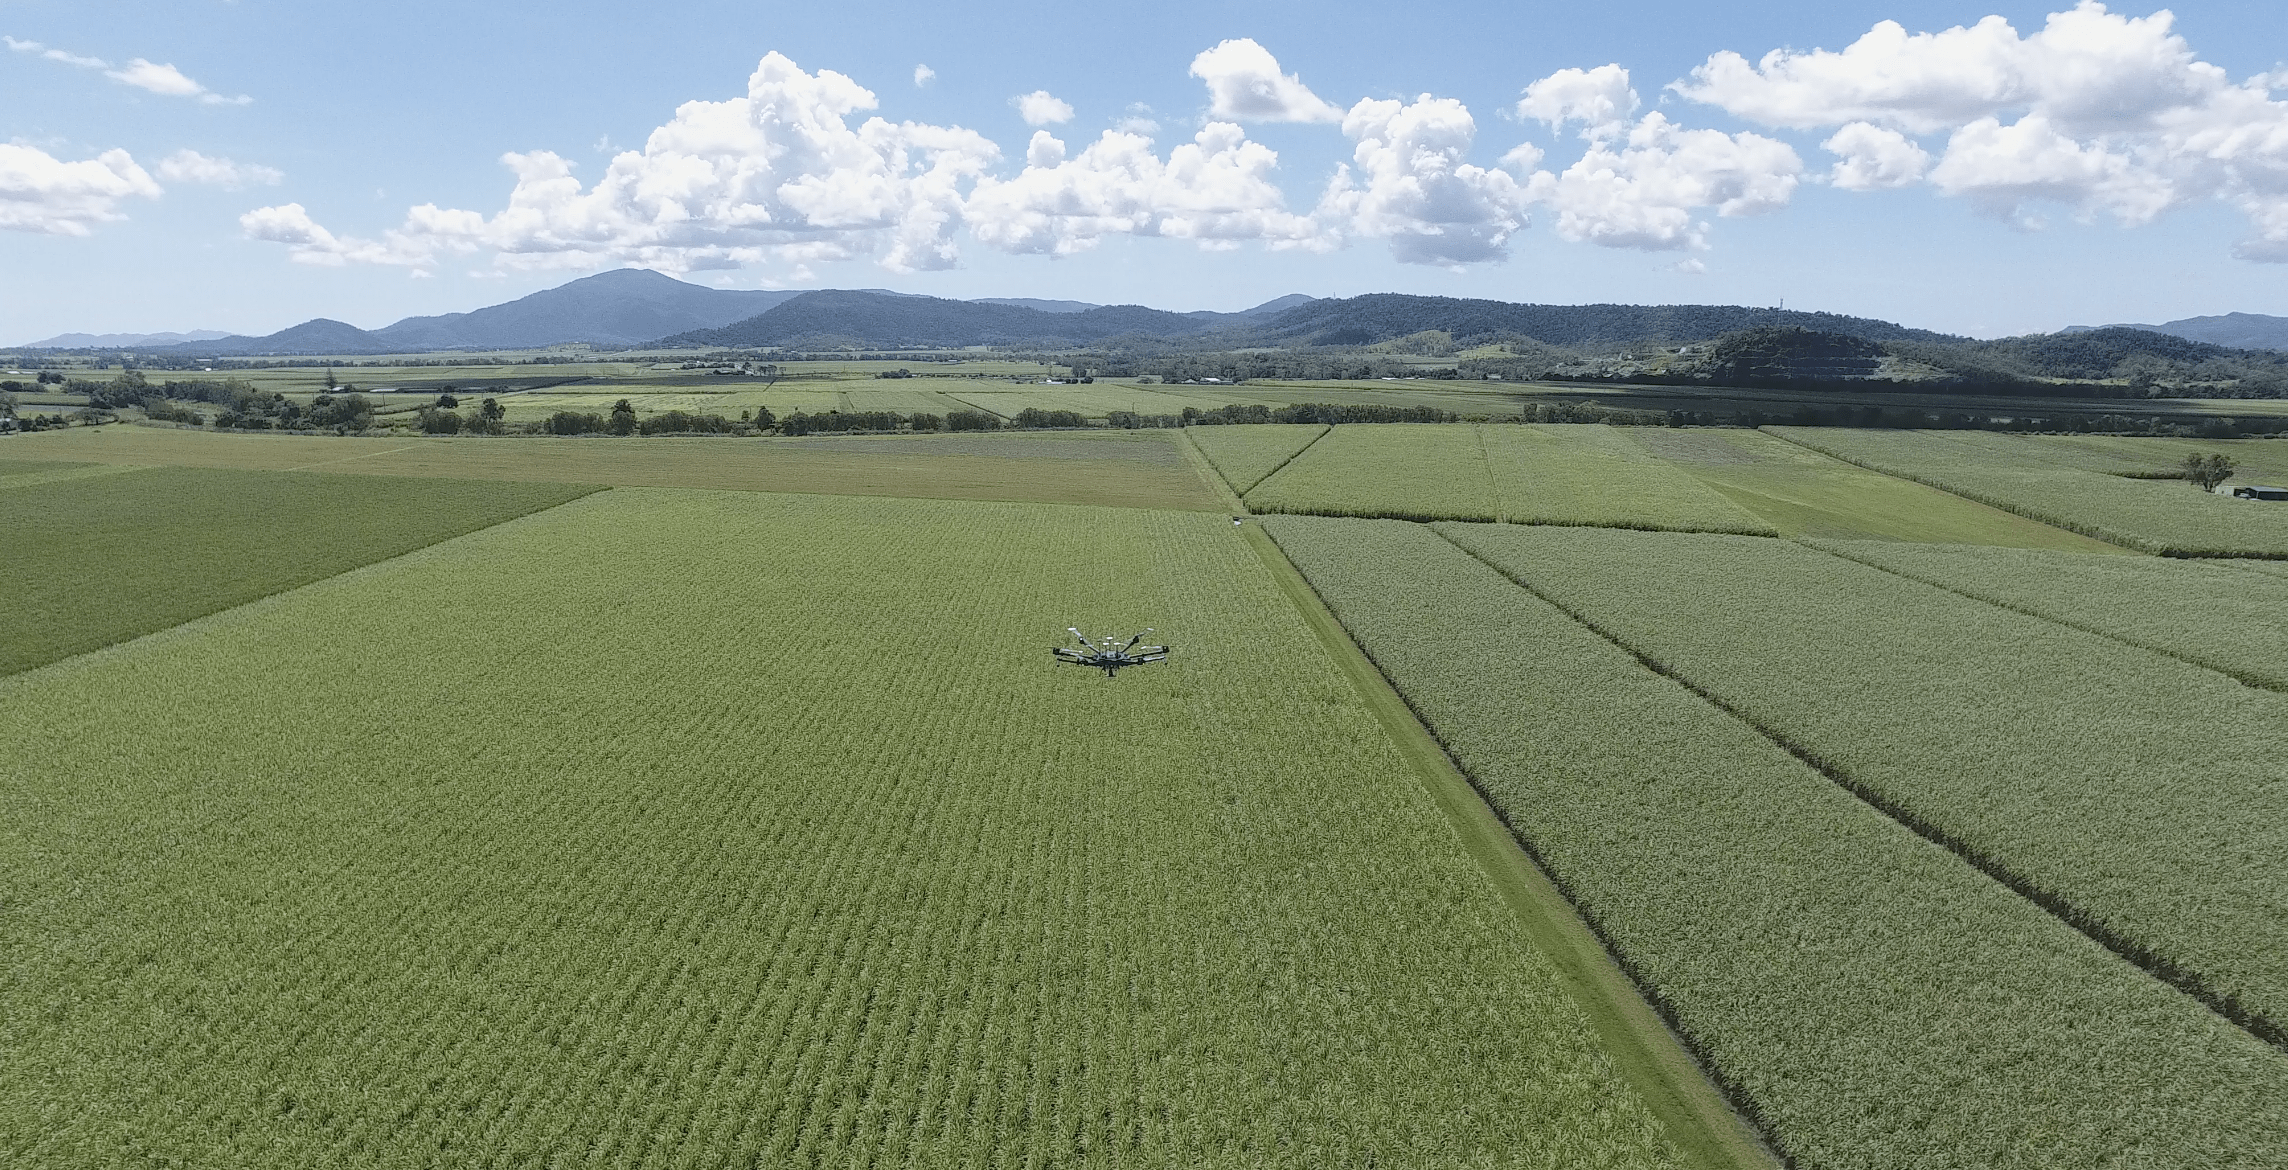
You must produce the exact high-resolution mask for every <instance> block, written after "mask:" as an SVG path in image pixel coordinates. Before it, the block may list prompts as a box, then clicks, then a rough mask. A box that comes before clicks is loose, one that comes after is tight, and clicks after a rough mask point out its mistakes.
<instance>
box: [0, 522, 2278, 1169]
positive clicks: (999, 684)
mask: <svg viewBox="0 0 2288 1170" xmlns="http://www.w3.org/2000/svg"><path fill="white" fill-rule="evenodd" d="M366 484H367V485H368V486H370V487H372V488H373V489H374V490H381V489H383V488H403V489H407V490H411V489H412V488H414V487H415V485H413V484H411V483H403V484H391V483H385V482H384V481H366ZM1082 549H1085V550H1087V554H1088V555H1086V556H1079V555H1075V553H1076V551H1077V550H1082ZM445 598H450V599H452V600H451V603H450V604H443V603H441V601H440V599H445ZM1147 620H1148V621H1150V622H1152V623H1153V624H1155V625H1157V626H1158V627H1159V628H1160V630H1161V633H1162V635H1163V636H1165V637H1167V638H1168V639H1169V640H1171V641H1172V642H1173V643H1174V645H1175V646H1176V657H1175V658H1174V659H1172V660H1171V662H1170V663H1169V664H1167V665H1165V666H1162V667H1154V668H1151V669H1149V670H1137V671H1130V672H1127V673H1124V674H1123V675H1122V676H1121V677H1119V678H1118V679H1113V680H1108V679H1105V678H1103V677H1101V676H1098V675H1094V674H1091V673H1087V672H1083V671H1078V670H1071V669H1066V668H1057V667H1053V666H1051V665H1050V663H1049V660H1048V655H1047V654H1045V653H1044V650H1045V648H1046V647H1047V645H1048V644H1049V643H1050V642H1051V640H1053V639H1054V638H1056V637H1057V636H1058V635H1059V633H1060V628H1061V627H1062V626H1063V625H1065V624H1068V623H1073V622H1078V623H1080V624H1082V625H1083V627H1084V628H1087V629H1090V630H1092V631H1094V630H1110V629H1112V628H1115V627H1118V628H1127V627H1128V626H1130V625H1132V624H1135V623H1137V622H1139V621H1147ZM0 704H4V706H5V709H6V710H7V711H8V713H9V724H10V734H9V735H7V736H5V737H0V803H4V805H5V807H6V808H7V809H8V810H9V815H8V816H7V817H6V818H5V821H4V822H0V889H4V890H5V891H6V894H7V896H6V897H5V899H0V953H4V954H6V955H7V956H8V958H7V963H8V978H7V979H6V980H5V981H0V1051H4V1052H5V1053H6V1054H7V1057H6V1059H5V1060H4V1061H0V1162H6V1163H7V1164H10V1165H22V1166H39V1167H43V1168H46V1167H77V1166H109V1165H119V1164H128V1163H132V1164H140V1165H167V1164H173V1165H197V1166H213V1167H229V1166H287V1165H290V1166H335V1165H375V1166H395V1165H576V1166H682V1165H688V1166H746V1165H769V1166H782V1165H890V1164H895V1165H910V1166H929V1167H936V1166H980V1167H983V1166H1022V1165H1040V1166H1046V1165H1104V1166H1129V1165H1165V1166H1185V1167H1191V1166H1289V1165H1291V1166H1308V1167H1320V1166H1370V1165H1371V1166H1496V1165H1499V1166H1544V1167H1577V1166H1590V1165H1594V1166H1611V1167H1665V1166H1673V1165H1681V1164H1683V1155H1682V1154H1681V1153H1680V1152H1679V1149H1678V1147H1677V1146H1675V1145H1674V1144H1672V1142H1671V1141H1670V1140H1669V1138H1668V1137H1667V1136H1664V1129H1663V1126H1662V1125H1661V1124H1660V1123H1658V1122H1656V1121H1655V1120H1654V1115H1653V1113H1652V1112H1651V1111H1650V1109H1649V1107H1648V1106H1647V1104H1646V1103H1645V1101H1644V1099H1643V1098H1642V1097H1641V1096H1640V1095H1639V1094H1638V1093H1637V1092H1636V1091H1635V1090H1634V1089H1632V1088H1631V1086H1630V1084H1629V1083H1628V1082H1626V1081H1624V1080H1623V1079H1622V1078H1621V1075H1620V1074H1619V1073H1618V1072H1616V1070H1615V1067H1614V1065H1613V1064H1612V1062H1611V1061H1610V1060H1609V1059H1608V1058H1607V1056H1606V1055H1605V1052H1604V1051H1603V1050H1602V1049H1601V1048H1600V1046H1599V1045H1598V1043H1597V1042H1596V1040H1595V1038H1594V1037H1593V1035H1592V1034H1591V1032H1590V1030H1589V1028H1588V1027H1587V1025H1586V1024H1585V1022H1584V1016H1583V1013H1582V1010H1581V1009H1580V1007H1579V1006H1578V1005H1577V1004H1576V1003H1575V1001H1573V1000H1571V999H1569V998H1568V997H1567V996H1566V995H1565V994H1563V993H1561V992H1560V991H1559V990H1558V985H1557V983H1556V982H1555V976H1554V974H1553V969H1552V967H1551V965H1550V961H1549V960H1548V959H1547V958H1546V957H1544V955H1543V954H1542V952H1540V951H1538V950H1536V949H1535V948H1534V947H1533V946H1532V945H1531V944H1529V943H1528V942H1527V941H1526V939H1525V937H1524V935H1523V934H1522V932H1521V929H1520V926H1519V921H1518V919H1517V918H1516V917H1514V916H1513V915H1512V913H1511V912H1510V911H1509V910H1508V909H1507V908H1506V907H1505V905H1504V903H1503V902H1502V901H1501V900H1500V899H1499V898H1497V897H1496V896H1495V894H1494V891H1493V888H1492V886H1491V884H1490V883H1489V882H1488V881H1487V879H1486V876H1485V874H1484V873H1483V872H1482V871H1480V870H1479V869H1477V868H1476V866H1475V865H1474V864H1473V863H1472V862H1471V861H1470V860H1469V857H1468V855H1467V854H1465V853H1464V852H1463V851H1462V850H1461V849H1460V848H1459V847H1458V845H1457V842H1456V839H1455V837H1454V834H1453V831H1452V829H1451V828H1450V827H1449V825H1448V823H1447V822H1446V820H1445V819H1443V818H1442V817H1441V815H1440V814H1439V813H1438V812H1437V811H1435V810H1434V809H1433V808H1432V806H1431V805H1430V803H1429V801H1427V800H1426V799H1425V798H1424V793H1423V789H1422V788H1421V787H1420V786H1419V785H1418V784H1417V782H1416V780H1415V779H1414V778H1413V777H1412V776H1411V775H1410V774H1409V771H1408V767H1407V764H1406V763H1405V761H1404V760H1402V759H1401V758H1400V757H1399V755H1398V754H1397V752H1396V750H1395V749H1394V748H1393V746H1392V743H1391V741H1390V740H1389V739H1387V738H1385V736H1384V734H1383V732H1382V731H1381V728H1380V725H1379V724H1378V723H1377V722H1376V721H1375V719H1374V717H1372V716H1371V715H1369V714H1368V712H1367V711H1366V709H1365V707H1364V706H1363V703H1362V700H1361V699H1360V697H1359V694H1358V692H1356V691H1355V690H1353V689H1352V687H1351V686H1350V684H1349V683H1348V682H1347V681H1346V680H1345V678H1344V677H1343V676H1342V675H1341V674H1339V673H1338V672H1337V671H1336V670H1335V669H1334V668H1333V667H1332V666H1331V665H1330V663H1329V660H1328V659H1327V658H1326V656H1325V654H1324V653H1323V652H1322V650H1321V649H1320V644H1319V643H1318V642H1317V641H1316V640H1315V639H1314V638H1313V637H1312V636H1311V634H1310V633H1309V632H1308V630H1307V629H1306V628H1305V626H1304V625H1303V622H1302V620H1301V618H1300V617H1299V615H1298V613H1297V611H1296V610H1295V609H1294V608H1293V607H1292V606H1291V605H1290V604H1289V603H1288V602H1287V600H1286V598H1285V596H1284V595H1283V594H1282V593H1281V592H1280V590H1279V589H1278V587H1276V586H1275V585H1274V583H1273V581H1272V578H1271V575H1270V573H1269V571H1268V569H1267V567H1266V565H1265V564H1264V562H1263V561H1261V560H1260V559H1258V557H1257V556H1256V554H1255V552H1254V551H1253V550H1252V548H1251V546H1250V544H1249V542H1247V541H1246V540H1243V539H1242V538H1241V534H1239V533H1236V532H1234V531H1233V530H1232V528H1231V526H1230V525H1228V524H1227V523H1226V522H1224V521H1223V519H1222V518H1221V517H1217V516H1202V515H1199V514H1197V513H1185V512H1151V511H1140V510H1115V509H1085V508H1069V507H1058V506H1046V505H1008V504H981V503H953V502H942V501H917V500H885V499H872V500H867V499H853V498H835V497H824V496H776V495H768V494H758V493H703V492H689V491H647V490H621V491H611V492H606V493H602V494H599V495H593V496H590V497H588V498H586V499H583V500H579V501H576V502H574V503H571V504H567V505H565V506H562V507H558V508H555V509H552V510H549V511H546V512H542V513H539V514H537V515H533V516H528V517H526V518H524V519H522V520H519V521H516V522H514V523H510V524H505V525H501V526H498V527H495V528H492V529H489V530H486V531H483V532H480V533H476V534H473V535H470V536H467V537H463V538H461V539H459V540H455V541H451V542H447V543H444V544H441V545H437V546H434V547H432V548H429V549H427V550H424V551H422V552H419V553H416V554H414V555H412V556H409V557H405V558H401V559H399V560H396V561H393V562H391V563H389V564H388V565H384V566H379V567H376V568H375V569H373V570H371V571H369V572H366V573H361V574H355V575H352V576H348V577H343V578H339V579H336V580H332V581H328V582H324V583H320V584H317V585H314V586H312V587H310V588H306V589H302V590H297V591H295V592H292V593H289V594H285V595H282V596H279V597H275V598H272V599H270V600H268V601H265V602H262V603H260V604H257V605H253V606H248V607H244V608H240V609H235V610H232V611H230V612H228V613H225V614H221V615H217V616H215V617H212V618H209V619H207V620H204V621H201V622H198V623H194V624H191V625H187V626H184V627H182V628H180V629H178V630H176V631H174V632H172V633H170V634H168V635H166V636H163V637H159V638H154V639H149V640H146V641H143V642H139V643H137V644H135V645H134V646H130V647H126V648H123V649H122V650H120V651H118V652H115V653H113V654H108V655H100V656H93V657H90V658H83V659H79V660H76V661H74V662H70V663H65V664H62V665H59V666H57V667H55V668H54V669H52V670H49V671H44V672H40V673H37V674H32V675H24V676H19V677H17V678H16V679H13V680H8V681H5V682H0ZM2175 1039H2182V1037H2177V1038H2175ZM2141 1055H2143V1054H2141ZM2150 1056H2151V1059H2152V1060H2154V1061H2156V1062H2158V1063H2157V1064H2155V1065H2154V1066H2152V1067H2157V1068H2164V1069H2166V1068H2171V1067H2174V1066H2175V1063H2176V1062H2179V1061H2182V1060H2186V1059H2190V1058H2191V1055H2190V1053H2183V1054H2181V1053H2180V1052H2179V1051H2177V1049H2176V1048H2175V1046H2174V1045H2171V1046H2169V1047H2165V1048H2163V1049H2161V1050H2159V1051H2156V1052H2153V1053H2151V1054H2150ZM2264 1067H2265V1066H2262V1065H2261V1064H2256V1065H2252V1068H2255V1069H2259V1070H2261V1069H2262V1068H2264ZM2266 1083H2267V1082H2263V1081H2262V1080H2261V1079H2258V1080H2254V1081H2249V1082H2246V1087H2245V1088H2236V1087H2235V1086H2232V1085H2226V1086H2223V1087H2221V1088H2219V1089H2218V1090H2217V1091H2216V1092H2217V1096H2216V1097H2215V1100H2216V1101H2217V1102H2219V1103H2220V1104H2225V1105H2229V1104H2231V1103H2233V1102H2236V1101H2239V1100H2240V1099H2241V1096H2242V1095H2244V1094H2245V1093H2247V1092H2253V1091H2256V1090H2258V1089H2261V1088H2263V1087H2264V1085H2265V1084H2266ZM2280 1099H2281V1098H2280V1097H2278V1096H2274V1097H2273V1098H2271V1101H2272V1104H2273V1105H2275V1106H2276V1105H2277V1104H2278V1102H2279V1100H2280ZM2244 1123H2245V1119H2244ZM2109 1132H2119V1127H2118V1126H2114V1127H2113V1128H2112V1129H2111V1130H2109ZM2236 1132H2238V1131H2237V1130H2236V1129H2234V1128H2233V1124H2232V1123H2231V1122H2230V1121H2229V1119H2228V1121H2227V1122H2226V1123H2225V1124H2223V1125H2222V1126H2221V1127H2220V1128H2219V1130H2218V1131H2217V1134H2216V1136H2215V1137H2214V1139H2213V1141H2214V1142H2215V1143H2218V1144H2220V1145H2221V1144H2222V1143H2227V1142H2229V1141H2231V1140H2232V1139H2233V1135H2234V1134H2235V1133H2236ZM2275 1132H2276V1133H2277V1131H2275ZM2149 1140H2160V1139H2158V1138H2155V1139H2149ZM2218 1164H2223V1163H2218Z"/></svg>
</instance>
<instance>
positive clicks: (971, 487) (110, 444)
mask: <svg viewBox="0 0 2288 1170" xmlns="http://www.w3.org/2000/svg"><path fill="white" fill-rule="evenodd" d="M87 436H92V437H87ZM947 437H949V438H950V437H951V436H947ZM979 438H980V439H986V438H990V439H992V440H994V441H1007V442H1008V443H1009V447H1008V449H1007V450H1006V451H1005V452H1004V453H1003V454H1000V455H980V454H958V455H938V454H933V453H932V452H931V451H930V450H929V449H928V448H927V447H915V448H901V447H898V446H895V444H897V443H900V442H905V441H908V440H906V439H903V438H900V439H886V440H883V439H854V440H852V442H851V443H850V445H849V446H848V447H847V448H842V449H835V450H820V449H817V448H811V447H802V446H797V445H795V444H796V443H800V442H803V440H780V439H763V438H752V439H750V438H732V437H728V436H701V437H665V436H662V437H657V438H620V437H612V436H591V437H580V438H548V437H539V436H529V437H511V438H494V437H482V436H475V437H467V436H464V437H457V438H443V437H422V438H370V439H369V438H337V437H334V436H316V435H215V434H200V433H198V432H195V431H176V430H160V429H157V428H151V427H132V428H130V427H105V428H100V429H98V428H90V427H79V428H74V429H72V430H70V431H61V432H47V433H44V434H39V435H30V436H26V438H25V449H28V450H35V451H39V452H42V453H43V454H45V455H51V456H53V457H55V458H58V459H76V460H96V461H103V462H112V463H141V464H151V465H161V466H166V465H172V466H191V467H227V468H249V469H252V468H260V469H270V470H289V469H291V470H322V471H329V472H334V471H339V472H345V473H354V474H358V475H373V476H415V477H422V478H449V479H484V480H508V481H514V482H531V483H585V484H603V485H608V486H613V487H680V488H708V489H727V490H734V491H773V492H820V493H831V494H837V495H866V496H912V497H926V498H931V499H977V500H1013V501H1024V502H1043V503H1071V504H1093V505H1109V506H1114V507H1138V508H1193V509H1197V510H1200V511H1204V512H1220V511H1224V510H1225V506H1224V504H1223V502H1222V501H1221V500H1219V499H1218V498H1217V496H1216V494H1215V492H1214V491H1213V490H1212V489H1211V488H1210V487H1209V485H1207V484H1206V483H1203V482H1201V480H1200V477H1199V475H1198V474H1197V473H1195V472H1194V471H1193V470H1192V469H1191V467H1190V466H1189V465H1188V463H1187V462H1186V461H1185V460H1184V459H1183V458H1181V457H1180V456H1179V457H1177V458H1174V459H1170V458H1168V457H1167V451H1166V450H1165V449H1164V448H1165V446H1166V445H1167V444H1171V443H1173V442H1175V441H1177V440H1176V436H1173V435H1167V434H1152V433H1148V432H1128V431H1121V432H1110V431H1093V432H1071V431H1060V432H1054V433H1045V434H1044V433H1028V434H1017V435H996V436H979ZM1035 439H1043V440H1047V441H1049V442H1052V443H1056V444H1060V445H1069V444H1070V443H1078V442H1089V443H1097V444H1101V446H1100V448H1099V450H1100V451H1101V458H1099V459H1097V460H1094V461H1082V460H1068V459H1057V460H1040V459H1033V458H1029V457H1027V456H1026V454H1025V452H1024V445H1025V444H1026V443H1027V442H1029V441H1032V440H1035ZM35 443H36V444H37V446H34V445H33V444H35ZM884 444H889V445H884ZM1154 447H1161V448H1163V449H1161V450H1154V449H1153V448H1154Z"/></svg>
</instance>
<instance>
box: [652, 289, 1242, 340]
mask: <svg viewBox="0 0 2288 1170" xmlns="http://www.w3.org/2000/svg"><path fill="white" fill-rule="evenodd" d="M1211 328H1214V325H1213V324H1212V323H1210V322H1204V321H1201V320H1199V319H1197V318H1194V317H1191V316H1188V315H1186V314H1182V313H1169V312H1163V311H1162V310H1159V309H1147V308H1145V307H1144V306H1142V305H1102V306H1098V307H1096V308H1093V309H1084V310H1081V311H1079V312H1054V313H1051V312H1043V311H1041V310H1039V309H1032V308H1026V307H1024V306H1021V305H1008V304H1000V303H996V302H991V301H950V300H944V299H941V298H938V297H912V296H904V297H899V296H884V295H882V294H880V293H868V292H838V291H821V292H810V293H804V294H802V295H801V296H798V297H795V298H793V299H791V300H789V301H787V302H786V303H785V304H782V305H779V306H778V307H776V308H773V309H770V310H767V311H765V312H763V313H761V314H758V315H756V316H754V317H750V318H748V319H747V320H744V321H741V322H738V323H737V324H734V325H728V326H725V327H723V328H721V329H702V330H694V331H692V332H689V333H683V334H678V335H676V336H673V337H668V338H665V339H663V340H661V341H660V342H659V344H660V345H663V346H698V347H706V346H771V345H784V344H787V343H789V342H801V341H803V340H804V339H810V338H817V339H833V340H834V341H837V342H857V343H859V344H862V345H879V346H894V345H946V346H961V345H1024V344H1033V343H1042V344H1072V343H1079V342H1092V341H1102V340H1105V339H1106V338H1111V337H1121V336H1127V335H1132V334H1133V335H1143V336H1148V337H1187V336H1193V335H1197V334H1200V333H1204V332H1206V331H1207V330H1209V329H1211Z"/></svg>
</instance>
